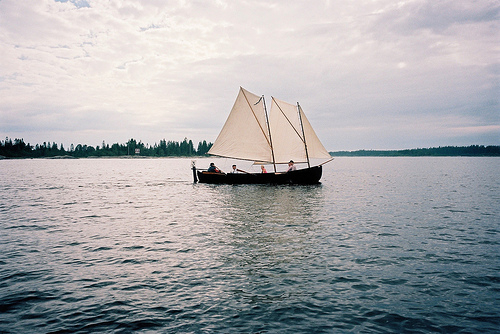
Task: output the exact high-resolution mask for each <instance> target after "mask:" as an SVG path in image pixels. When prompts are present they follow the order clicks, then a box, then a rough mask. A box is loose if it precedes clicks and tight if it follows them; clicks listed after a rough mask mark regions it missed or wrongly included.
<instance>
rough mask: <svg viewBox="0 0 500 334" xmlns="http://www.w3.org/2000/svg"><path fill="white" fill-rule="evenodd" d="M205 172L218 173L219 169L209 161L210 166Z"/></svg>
mask: <svg viewBox="0 0 500 334" xmlns="http://www.w3.org/2000/svg"><path fill="white" fill-rule="evenodd" d="M207 172H210V173H220V169H219V168H217V167H215V164H214V163H213V162H211V163H210V167H208V169H207Z"/></svg>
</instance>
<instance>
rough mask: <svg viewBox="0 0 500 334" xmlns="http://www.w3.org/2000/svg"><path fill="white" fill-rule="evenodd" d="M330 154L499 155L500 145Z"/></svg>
mask: <svg viewBox="0 0 500 334" xmlns="http://www.w3.org/2000/svg"><path fill="white" fill-rule="evenodd" d="M330 154H331V155H332V156H337V157H456V156H463V157H498V156H500V146H483V145H471V146H443V147H441V146H440V147H432V148H414V149H407V150H393V151H381V150H380V151H379V150H359V151H337V152H330Z"/></svg>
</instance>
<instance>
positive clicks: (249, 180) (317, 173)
mask: <svg viewBox="0 0 500 334" xmlns="http://www.w3.org/2000/svg"><path fill="white" fill-rule="evenodd" d="M322 173H323V169H322V166H315V167H311V168H306V169H299V170H296V171H293V172H288V173H259V174H253V173H252V174H243V173H241V174H224V173H209V172H205V171H197V170H196V171H195V176H196V177H197V178H198V180H196V178H195V182H196V181H198V182H200V183H213V184H317V183H319V180H320V179H321V175H322Z"/></svg>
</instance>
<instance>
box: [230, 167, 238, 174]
mask: <svg viewBox="0 0 500 334" xmlns="http://www.w3.org/2000/svg"><path fill="white" fill-rule="evenodd" d="M231 174H238V169H237V168H236V165H233V170H232V171H231Z"/></svg>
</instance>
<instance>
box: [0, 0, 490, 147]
mask: <svg viewBox="0 0 500 334" xmlns="http://www.w3.org/2000/svg"><path fill="white" fill-rule="evenodd" d="M499 8H500V6H499V5H498V3H497V2H495V1H482V2H475V1H460V2H456V1H440V2H434V1H423V0H422V1H420V0H419V1H402V2H398V3H394V2H393V1H388V0H387V1H359V2H356V3H355V4H354V3H349V2H339V1H325V2H315V3H311V2H310V1H294V2H292V3H290V2H289V1H276V2H272V3H269V2H264V1H262V2H261V1H254V2H249V1H245V0H241V1H223V0H219V1H213V2H203V1H189V0H179V1H167V2H165V1H160V0H148V1H131V0H130V1H128V0H120V1H118V0H109V1H92V0H88V1H54V0H41V1H37V2H35V3H29V2H23V1H14V0H3V1H0V56H1V58H2V67H1V68H0V134H2V135H3V136H10V137H24V139H25V140H26V141H30V142H32V143H33V142H38V141H40V140H44V141H46V140H52V141H58V142H64V144H65V146H68V145H69V144H70V143H75V144H76V143H77V141H80V142H82V143H86V144H90V145H99V144H100V143H101V142H102V140H106V142H117V141H119V142H124V141H126V140H127V139H128V138H130V137H134V138H137V139H139V140H143V141H144V142H150V143H153V142H157V141H159V140H160V139H162V138H167V139H171V140H182V139H183V138H184V137H188V138H191V139H193V140H194V141H195V142H196V141H198V140H204V139H206V140H209V141H213V140H215V137H216V136H217V134H218V131H219V130H220V128H221V127H222V124H223V123H224V121H225V118H226V117H227V114H228V112H229V110H230V109H231V106H232V104H233V102H234V99H235V97H236V94H237V91H238V88H239V86H243V87H245V88H247V89H249V90H250V91H252V92H255V93H256V94H265V95H266V97H270V95H273V96H275V97H277V98H279V99H282V100H285V101H289V102H291V103H294V102H297V101H300V103H301V106H303V108H304V110H305V112H306V113H307V115H308V118H309V120H310V121H311V123H312V124H313V126H314V127H315V129H316V131H317V133H318V135H319V137H320V138H321V139H322V141H323V142H324V144H325V146H326V147H327V149H330V150H342V149H359V148H366V149H377V148H380V149H384V148H405V147H408V146H407V145H409V144H411V145H414V146H424V143H426V144H428V145H443V144H447V145H448V144H449V145H453V144H454V143H460V144H498V142H499V138H500V132H499V131H498V125H499V124H500V120H499V113H498V110H499V107H498V91H499V70H498V69H499V62H498V56H497V55H498V46H497V45H498V40H499V36H498V31H500V30H499V28H500V27H499V23H498V15H499ZM388 124H389V125H390V126H388ZM411 124H417V125H418V126H413V127H412V126H411ZM460 133H463V135H462V136H461V135H460ZM469 140H470V141H471V142H468V141H469Z"/></svg>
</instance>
